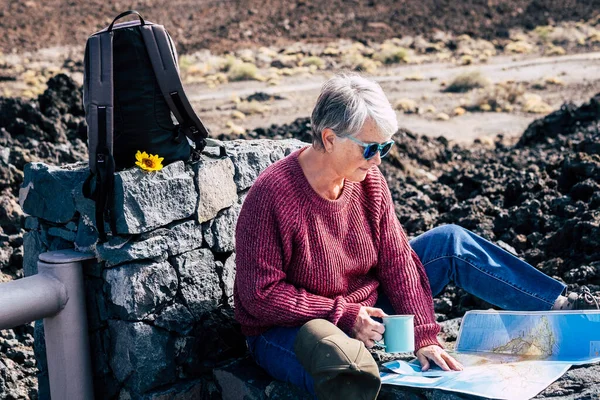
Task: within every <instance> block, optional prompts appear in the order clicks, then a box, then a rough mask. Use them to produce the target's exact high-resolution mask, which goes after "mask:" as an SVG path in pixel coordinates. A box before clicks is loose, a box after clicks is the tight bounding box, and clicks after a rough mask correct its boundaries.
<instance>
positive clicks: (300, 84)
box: [186, 52, 600, 142]
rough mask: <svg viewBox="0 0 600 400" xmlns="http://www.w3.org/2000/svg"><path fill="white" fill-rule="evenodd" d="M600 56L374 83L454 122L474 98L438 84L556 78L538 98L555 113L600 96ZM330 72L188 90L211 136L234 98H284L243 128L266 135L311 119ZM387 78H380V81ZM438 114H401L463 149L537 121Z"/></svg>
mask: <svg viewBox="0 0 600 400" xmlns="http://www.w3.org/2000/svg"><path fill="white" fill-rule="evenodd" d="M599 67H600V52H594V53H584V54H574V55H565V56H557V57H539V56H498V57H494V58H491V59H490V60H489V62H488V63H487V64H484V65H478V66H457V65H455V64H452V63H432V64H424V65H399V66H395V67H390V68H387V69H386V70H384V71H380V72H379V73H378V74H377V75H374V76H369V75H366V76H369V77H371V78H372V79H374V80H375V81H377V82H379V83H380V85H381V86H382V88H383V89H384V91H385V92H386V94H387V96H388V98H389V100H390V102H391V103H392V104H394V103H395V102H396V101H397V100H399V99H401V98H408V99H412V100H415V101H416V102H417V104H418V105H420V106H422V107H425V106H427V105H432V106H434V107H435V109H436V110H437V111H436V113H437V112H445V113H448V114H449V115H451V113H452V110H453V109H454V108H456V107H458V106H459V105H460V100H461V99H463V98H464V99H465V100H467V102H468V101H470V97H471V95H470V94H468V93H467V94H465V93H445V92H442V91H441V85H440V82H441V81H446V82H447V81H450V80H451V79H452V78H453V77H455V76H457V75H459V74H460V73H462V72H465V71H472V70H476V69H477V70H479V71H481V73H482V74H483V75H485V76H486V77H488V78H489V79H490V80H491V81H492V82H493V83H498V82H503V81H507V80H514V81H516V82H533V81H536V80H539V79H543V78H545V77H549V76H559V77H560V79H561V80H562V81H563V82H564V85H557V86H552V87H549V88H547V89H545V90H540V91H535V90H532V92H536V93H539V94H540V95H541V96H542V97H543V99H544V101H546V102H547V103H548V104H549V105H550V106H551V107H552V108H553V109H556V108H558V107H560V105H561V104H563V103H564V102H567V101H573V102H575V103H581V102H583V101H587V100H589V98H590V97H591V96H593V95H594V94H596V93H599V92H600V68H599ZM415 73H419V74H420V75H421V76H422V77H423V78H424V79H423V80H420V81H413V80H407V79H406V77H407V76H410V75H413V74H415ZM332 74H333V73H332V72H319V73H315V74H312V75H308V74H307V75H304V76H292V77H285V78H284V79H283V80H282V82H281V84H280V85H278V86H274V87H269V86H267V85H266V84H265V83H263V82H258V81H243V82H231V83H228V84H223V85H219V86H217V87H215V88H212V89H211V88H208V87H207V86H206V85H203V84H195V85H194V84H188V85H186V90H187V93H188V96H189V98H190V100H191V101H192V104H193V106H194V107H195V109H196V110H197V111H198V113H199V115H200V116H201V118H202V120H203V121H204V122H205V123H206V124H207V125H208V126H209V129H211V131H212V132H213V133H219V132H222V131H224V130H226V129H227V128H226V125H225V124H226V123H227V121H229V120H231V112H232V110H233V108H234V106H235V104H234V102H233V100H232V99H233V98H234V97H235V96H238V97H241V98H244V97H247V96H249V95H251V94H253V93H255V92H264V93H267V94H269V95H272V96H281V97H283V99H281V100H273V101H271V102H269V103H267V104H269V105H270V109H269V110H268V111H267V112H264V113H263V114H254V115H249V116H247V117H246V119H244V120H243V121H241V122H237V123H239V124H241V125H242V126H243V127H244V128H246V129H254V128H257V127H267V126H270V125H271V124H281V123H288V122H291V121H293V120H294V119H296V118H298V117H306V116H309V115H310V113H311V110H312V107H313V106H314V103H315V101H316V98H317V96H318V93H319V90H320V88H321V85H322V84H323V82H325V80H326V79H327V78H328V77H329V76H331V75H332ZM382 75H383V76H382ZM436 113H427V114H403V113H402V112H400V111H398V120H399V121H400V125H401V126H402V127H405V128H408V129H409V130H411V131H413V132H415V133H420V134H425V135H428V136H432V137H437V136H445V137H446V138H448V139H453V140H456V141H458V142H471V141H473V140H474V139H475V138H478V137H482V136H492V135H493V136H495V135H497V134H504V135H509V136H517V135H520V134H522V133H523V131H524V130H525V128H526V127H527V126H528V125H529V124H530V123H531V122H532V121H533V120H535V119H537V118H539V117H540V114H531V113H524V112H511V113H507V112H485V113H484V112H468V113H466V114H464V115H461V116H456V117H451V118H450V119H449V120H447V121H440V120H436V119H435V115H436Z"/></svg>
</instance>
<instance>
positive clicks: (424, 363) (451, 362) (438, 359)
mask: <svg viewBox="0 0 600 400" xmlns="http://www.w3.org/2000/svg"><path fill="white" fill-rule="evenodd" d="M416 354H417V358H418V359H419V362H420V363H421V371H427V370H428V369H429V360H432V361H434V362H435V363H436V364H437V365H439V366H440V367H441V368H442V369H443V370H444V371H450V370H454V371H462V370H463V366H462V364H461V363H459V362H458V361H456V359H454V358H453V357H452V356H451V355H450V354H448V353H446V350H444V349H442V348H441V347H440V346H436V345H435V344H433V345H430V346H425V347H421V348H420V349H419V350H417V353H416ZM428 359H429V360H428Z"/></svg>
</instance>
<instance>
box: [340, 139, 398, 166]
mask: <svg viewBox="0 0 600 400" xmlns="http://www.w3.org/2000/svg"><path fill="white" fill-rule="evenodd" d="M346 137H347V138H348V139H350V140H352V141H353V142H355V143H358V144H359V145H361V146H362V147H364V148H365V151H364V152H363V156H364V157H365V158H366V159H367V160H369V159H371V158H373V157H375V154H377V152H379V157H381V158H383V157H385V156H387V155H388V153H389V152H390V150H391V149H392V146H393V145H394V141H393V140H390V141H388V142H385V143H381V144H379V143H364V142H361V141H360V140H358V139H355V138H353V137H352V136H346Z"/></svg>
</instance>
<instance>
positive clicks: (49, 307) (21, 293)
mask: <svg viewBox="0 0 600 400" xmlns="http://www.w3.org/2000/svg"><path fill="white" fill-rule="evenodd" d="M67 301H68V296H67V289H66V287H65V285H64V284H63V283H62V282H61V281H59V280H58V279H56V278H55V277H54V276H52V275H48V274H38V275H33V276H28V277H26V278H22V279H17V280H14V281H10V282H6V283H2V284H0V329H10V328H14V327H15V326H18V325H22V324H26V323H28V322H31V321H35V320H36V319H42V318H45V317H49V316H51V315H54V314H56V313H58V312H59V311H60V310H62V309H63V308H65V306H66V304H67Z"/></svg>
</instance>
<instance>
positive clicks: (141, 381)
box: [108, 320, 176, 393]
mask: <svg viewBox="0 0 600 400" xmlns="http://www.w3.org/2000/svg"><path fill="white" fill-rule="evenodd" d="M108 327H109V333H110V349H109V355H110V356H109V357H110V358H109V363H110V366H111V368H112V371H113V373H114V375H115V377H116V378H117V380H118V381H119V382H121V384H124V385H125V387H126V388H129V389H131V391H132V392H134V393H145V392H148V391H150V390H152V389H155V388H158V387H159V386H162V385H167V384H170V383H174V382H175V380H176V376H175V366H174V361H173V360H174V346H173V340H172V339H171V337H170V335H169V333H168V332H166V331H164V330H161V329H157V328H155V327H153V326H151V325H148V324H145V323H143V322H125V321H119V320H111V321H109V323H108Z"/></svg>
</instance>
